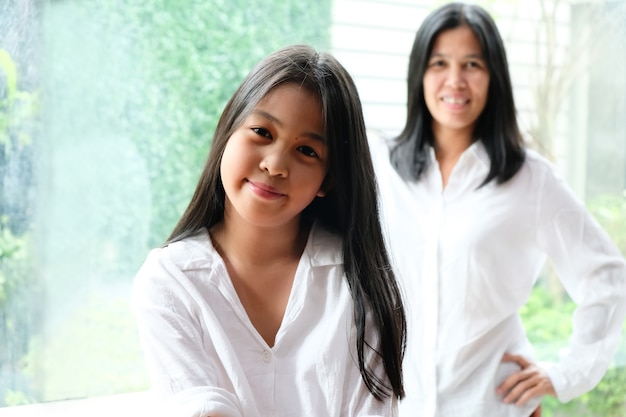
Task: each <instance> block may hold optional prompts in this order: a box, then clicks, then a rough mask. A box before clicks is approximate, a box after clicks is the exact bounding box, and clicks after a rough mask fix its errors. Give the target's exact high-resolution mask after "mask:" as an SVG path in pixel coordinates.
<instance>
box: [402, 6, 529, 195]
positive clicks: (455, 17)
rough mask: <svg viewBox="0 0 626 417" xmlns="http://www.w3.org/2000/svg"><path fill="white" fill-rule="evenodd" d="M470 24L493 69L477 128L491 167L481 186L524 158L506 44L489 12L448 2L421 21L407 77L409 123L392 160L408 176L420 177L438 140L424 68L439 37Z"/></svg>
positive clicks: (503, 176) (504, 176) (502, 177)
mask: <svg viewBox="0 0 626 417" xmlns="http://www.w3.org/2000/svg"><path fill="white" fill-rule="evenodd" d="M460 26H468V27H469V28H470V29H471V30H472V31H473V32H474V34H475V35H476V37H477V38H478V41H479V43H480V46H481V49H482V53H483V56H484V58H485V61H486V63H487V67H488V70H489V91H488V95H487V104H486V105H485V108H484V110H483V111H482V113H481V115H480V116H479V118H478V120H477V122H476V127H475V129H474V138H473V139H474V140H481V141H482V142H483V143H484V145H485V149H486V150H487V154H488V155H489V159H490V161H491V168H490V170H489V173H488V174H487V176H486V178H485V179H484V181H483V185H485V184H487V183H488V182H490V181H491V180H493V179H496V181H497V183H504V182H506V181H508V180H509V179H511V178H512V177H513V176H514V175H515V173H517V171H518V170H519V169H520V168H521V166H522V164H523V163H524V158H525V152H524V146H523V142H524V141H523V138H522V134H521V132H520V129H519V126H518V124H517V116H516V110H515V103H514V100H513V88H512V86H511V77H510V75H509V68H508V63H507V58H506V51H505V48H504V43H503V42H502V38H501V37H500V33H499V31H498V28H497V26H496V24H495V22H494V21H493V19H492V18H491V16H489V14H488V13H487V11H486V10H485V9H483V8H482V7H480V6H477V5H471V4H465V3H449V4H446V5H444V6H442V7H440V8H438V9H436V10H435V11H434V12H432V13H431V14H430V15H428V16H427V17H426V19H425V20H424V21H423V22H422V24H421V26H420V28H419V29H418V31H417V33H416V35H415V40H414V42H413V48H412V50H411V56H410V58H409V71H408V77H407V84H408V95H407V115H406V123H405V125H404V128H403V129H402V131H401V132H400V134H399V135H398V136H397V137H396V138H395V141H394V144H393V147H392V150H391V162H392V164H393V166H394V167H395V169H396V171H398V173H399V174H400V175H401V176H402V177H403V178H404V179H405V180H415V181H416V180H418V179H419V178H420V176H421V174H422V173H423V172H424V170H425V169H426V166H427V165H428V164H429V162H430V161H429V158H430V156H429V155H430V153H429V150H428V148H429V146H432V145H433V144H434V137H433V131H432V116H431V114H430V112H429V111H428V107H426V102H425V100H424V72H425V71H426V67H427V65H428V61H429V59H430V54H431V53H432V48H433V44H434V42H435V40H436V39H437V36H438V35H439V34H440V33H441V32H443V31H445V30H449V29H454V28H457V27H460Z"/></svg>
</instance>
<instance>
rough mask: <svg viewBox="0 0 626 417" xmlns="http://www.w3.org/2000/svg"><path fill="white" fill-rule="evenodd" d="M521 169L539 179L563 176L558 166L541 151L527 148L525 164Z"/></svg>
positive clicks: (525, 173)
mask: <svg viewBox="0 0 626 417" xmlns="http://www.w3.org/2000/svg"><path fill="white" fill-rule="evenodd" d="M521 171H522V172H523V173H524V174H523V175H530V176H532V177H533V178H536V179H537V180H541V181H545V180H546V179H547V178H550V179H557V178H560V177H561V173H560V171H559V168H558V166H557V165H556V164H555V163H554V162H553V161H551V160H550V159H548V157H547V156H545V155H543V154H542V153H540V152H539V151H537V150H535V149H532V148H526V150H525V158H524V164H523V165H522V169H521Z"/></svg>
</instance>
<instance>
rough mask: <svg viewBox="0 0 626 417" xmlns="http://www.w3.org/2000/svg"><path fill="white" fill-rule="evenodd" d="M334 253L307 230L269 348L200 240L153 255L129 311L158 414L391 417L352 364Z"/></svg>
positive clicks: (344, 295)
mask: <svg viewBox="0 0 626 417" xmlns="http://www.w3.org/2000/svg"><path fill="white" fill-rule="evenodd" d="M341 254H342V252H341V242H340V240H339V239H338V238H337V237H335V236H333V235H331V234H329V233H327V232H325V231H323V230H322V229H320V228H314V229H313V230H312V231H311V233H310V236H309V240H308V242H307V245H306V248H305V250H304V253H303V255H302V258H301V259H300V263H299V265H298V268H297V272H296V275H295V278H294V283H293V287H292V291H291V294H290V298H289V301H288V305H287V309H286V311H285V316H284V318H283V322H282V324H281V326H280V329H279V331H278V333H277V335H276V341H275V345H274V346H273V347H271V348H270V347H269V346H268V345H267V343H266V342H265V341H264V340H263V338H262V337H261V336H260V335H259V333H258V332H257V331H256V329H255V328H254V327H253V325H252V324H251V322H250V320H249V318H248V316H247V314H246V312H245V310H244V308H243V306H242V305H241V303H240V301H239V299H238V297H237V293H236V292H235V289H234V287H233V285H232V283H231V281H230V278H229V277H228V274H227V272H226V267H225V265H224V263H223V260H222V258H221V257H220V256H219V254H218V253H217V252H216V251H215V249H214V247H213V246H212V244H211V241H210V238H209V236H208V233H206V231H205V232H204V233H202V234H201V235H199V236H197V237H194V238H189V239H186V240H183V241H180V242H177V243H173V244H170V245H169V246H167V247H165V248H159V249H154V250H153V251H152V252H151V253H150V254H149V255H148V258H147V260H146V261H145V263H144V265H143V266H142V267H141V269H140V270H139V272H138V274H137V276H136V278H135V282H134V286H133V293H132V305H133V309H134V313H135V317H136V319H137V323H138V328H139V334H140V337H141V341H142V346H143V348H144V352H145V356H146V360H147V364H148V370H149V372H150V376H151V379H152V381H153V384H154V388H155V390H156V392H157V393H158V394H159V395H160V396H162V397H163V398H164V399H167V401H166V404H167V407H166V408H164V410H165V412H164V413H163V414H164V415H168V416H170V417H173V416H176V417H178V416H181V417H186V416H189V417H192V416H194V417H204V416H213V417H216V416H219V417H269V416H284V417H302V416H324V417H327V416H328V417H333V416H336V417H347V416H363V417H365V416H391V415H395V414H396V409H397V402H396V401H395V400H389V401H386V402H384V403H381V402H379V401H377V400H376V399H375V398H374V397H373V396H372V395H371V394H370V393H369V391H368V390H367V388H366V387H365V385H364V383H363V381H362V379H361V375H360V373H359V368H358V365H357V364H356V362H355V358H356V353H355V350H356V349H355V342H354V326H353V310H352V306H353V304H352V299H351V297H350V294H349V291H348V286H347V282H346V280H345V277H344V274H343V260H342V255H341ZM368 340H370V341H371V340H374V336H373V335H371V334H368ZM379 369H380V368H379Z"/></svg>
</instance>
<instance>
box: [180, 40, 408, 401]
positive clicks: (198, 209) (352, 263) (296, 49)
mask: <svg viewBox="0 0 626 417" xmlns="http://www.w3.org/2000/svg"><path fill="white" fill-rule="evenodd" d="M284 83H296V84H298V85H300V86H302V87H303V88H305V89H307V90H308V91H310V92H312V93H313V94H315V95H317V96H319V97H320V99H321V102H322V109H323V115H324V122H325V130H326V131H325V136H326V138H327V146H328V155H329V162H328V174H327V177H326V179H325V181H326V182H325V184H327V185H328V188H327V190H326V196H325V197H323V198H316V199H315V200H314V201H313V202H312V203H311V204H310V205H309V206H308V207H307V208H306V209H305V210H304V212H303V214H302V216H303V218H306V219H308V220H313V221H316V222H318V223H320V224H322V225H323V226H325V227H326V228H327V229H330V230H331V231H333V232H335V233H337V234H338V235H340V236H341V237H342V239H343V259H344V269H345V275H346V278H347V281H348V284H349V287H350V291H351V295H352V299H353V304H354V320H355V324H356V329H357V355H358V364H359V369H360V371H361V375H362V377H363V380H364V382H365V384H366V386H367V388H368V389H369V390H370V392H371V393H372V394H373V395H374V396H375V397H376V398H377V399H379V400H382V399H384V398H388V397H390V396H391V395H393V396H395V397H397V398H402V397H403V396H404V387H403V381H402V360H403V355H404V347H405V340H406V318H405V312H404V306H403V304H402V299H401V295H400V290H399V287H398V285H397V282H396V278H395V276H394V273H393V271H392V270H391V268H390V262H389V256H388V253H387V250H386V248H385V244H384V240H383V236H382V229H381V225H380V222H379V211H378V204H377V202H378V200H377V194H378V192H377V184H376V180H375V176H374V170H373V166H372V162H371V159H370V151H369V147H368V142H367V137H366V130H365V123H364V121H363V112H362V108H361V102H360V99H359V95H358V93H357V90H356V87H355V85H354V82H353V80H352V78H351V77H350V75H349V74H348V73H347V71H346V70H345V69H344V68H343V66H342V65H341V64H340V63H339V62H338V61H337V60H336V59H335V58H333V57H332V56H331V55H329V54H326V53H321V52H317V51H316V50H315V49H313V48H311V47H309V46H305V45H294V46H290V47H286V48H283V49H281V50H279V51H277V52H274V53H272V54H270V55H269V56H267V57H266V58H265V59H263V60H262V61H261V62H260V63H259V64H257V66H256V67H255V68H254V69H253V70H252V72H251V73H250V74H249V75H248V76H247V77H246V78H245V80H244V81H243V83H242V84H241V85H240V86H239V88H238V89H237V91H236V92H235V93H234V95H233V97H232V98H231V99H230V101H229V102H228V103H227V105H226V107H225V109H224V111H223V113H222V115H221V117H220V120H219V122H218V125H217V127H216V130H215V133H214V136H213V142H212V145H211V150H210V152H209V156H208V158H207V161H206V164H205V166H204V169H203V171H202V174H201V177H200V180H199V182H198V185H197V187H196V190H195V193H194V195H193V197H192V199H191V202H190V203H189V206H188V207H187V210H186V211H185V213H184V214H183V216H182V218H181V219H180V221H179V222H178V224H177V225H176V227H175V228H174V230H173V232H172V234H171V235H170V237H169V239H168V242H172V241H177V240H180V239H183V238H185V237H188V236H191V235H194V234H196V233H198V232H200V231H201V230H204V228H207V229H210V228H211V227H212V226H213V225H215V224H217V223H219V222H221V221H222V220H223V218H224V200H225V192H224V188H223V186H222V181H221V177H220V164H221V159H222V154H223V153H224V148H225V146H226V143H227V141H228V139H229V138H230V136H231V135H232V133H233V132H234V131H235V129H237V128H238V127H239V126H240V125H241V123H242V122H243V121H244V119H245V118H246V117H247V116H248V115H249V114H250V112H251V111H252V110H253V109H254V107H255V106H256V105H257V103H258V102H259V101H260V100H261V99H262V98H263V97H265V96H266V95H267V93H268V92H270V91H271V90H272V89H274V88H276V87H277V86H279V85H282V84H284ZM366 316H371V317H372V319H373V323H374V325H375V326H376V330H377V332H378V343H377V346H371V342H372V341H368V340H366V337H365V336H366ZM372 353H374V354H375V355H378V356H380V359H382V363H383V365H384V369H385V372H386V378H385V377H384V376H382V377H381V376H380V375H377V373H376V372H375V370H374V369H373V367H372V366H371V365H368V363H370V364H371V363H372V362H371V361H369V360H368V358H369V357H370V355H371V354H372Z"/></svg>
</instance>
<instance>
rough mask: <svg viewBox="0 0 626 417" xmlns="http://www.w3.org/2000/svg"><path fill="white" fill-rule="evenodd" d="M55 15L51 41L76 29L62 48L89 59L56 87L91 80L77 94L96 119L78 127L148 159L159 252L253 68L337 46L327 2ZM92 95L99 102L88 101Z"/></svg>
mask: <svg viewBox="0 0 626 417" xmlns="http://www.w3.org/2000/svg"><path fill="white" fill-rule="evenodd" d="M48 9H49V10H50V12H55V10H59V11H61V10H62V9H65V10H62V13H60V12H55V13H59V14H58V21H57V22H54V26H51V27H50V29H49V30H50V32H51V33H50V34H51V35H52V36H56V37H59V33H58V31H59V30H60V29H62V27H63V26H61V25H64V26H65V27H68V28H72V30H71V33H68V34H67V35H64V36H63V38H62V40H61V38H60V37H59V40H60V41H61V42H62V43H63V45H61V44H60V45H59V48H67V47H68V46H67V45H68V43H69V44H75V46H74V48H78V49H79V50H81V51H84V52H81V57H80V58H81V61H82V62H80V64H81V66H80V67H76V69H72V70H71V71H72V72H74V71H78V68H81V71H83V74H78V73H77V74H76V76H74V75H72V76H71V77H68V75H69V74H68V72H67V68H64V72H63V73H59V77H58V79H57V78H56V77H55V82H62V83H73V84H76V82H77V81H78V82H79V83H80V82H81V81H82V80H81V79H82V78H83V77H84V82H85V83H86V85H84V86H83V88H81V89H76V90H75V91H73V92H72V93H71V94H72V95H73V96H74V97H75V102H76V103H82V104H81V108H80V109H77V110H78V111H79V112H81V113H85V112H90V113H92V114H97V116H98V117H97V119H95V118H94V117H93V116H92V115H91V114H88V115H87V117H86V119H84V118H83V119H82V120H77V124H79V123H85V122H84V121H85V120H89V121H90V122H91V123H90V124H89V125H85V126H84V129H83V132H85V131H89V130H94V129H95V126H94V124H98V125H102V127H100V130H104V129H107V130H109V131H111V130H112V131H114V132H115V134H119V133H121V132H123V134H124V135H125V136H127V137H129V138H130V139H131V140H132V142H133V143H134V144H135V146H136V147H137V149H138V150H139V152H140V154H141V155H142V157H143V158H145V162H146V164H147V167H148V175H149V180H150V192H151V199H152V202H153V205H152V213H151V216H150V219H151V220H150V222H151V223H150V227H149V229H150V237H149V241H148V242H147V247H153V246H156V245H159V244H161V243H162V242H163V241H164V239H165V238H166V237H167V236H168V235H169V232H170V231H171V230H172V228H173V226H174V223H175V222H176V221H177V220H178V218H179V217H180V215H181V214H182V212H183V210H184V208H185V207H186V205H187V203H188V201H189V199H190V197H191V194H192V192H193V189H194V188H195V184H196V182H197V179H198V176H199V173H200V171H201V168H202V165H203V163H204V160H205V157H206V155H207V153H208V149H209V146H210V143H211V139H212V134H213V130H214V128H215V126H216V124H217V119H218V117H219V115H220V113H221V111H222V109H223V107H224V105H225V104H226V101H227V100H228V99H229V98H230V96H231V95H232V93H233V92H234V90H235V88H236V87H237V86H238V84H239V83H240V82H241V80H242V79H243V77H244V76H245V75H246V74H247V73H248V72H249V71H250V70H251V69H252V67H253V65H254V64H256V62H257V61H258V60H259V59H260V58H261V57H263V56H265V55H266V54H268V53H269V52H271V51H273V50H275V49H277V48H279V47H282V46H284V45H287V44H291V43H309V44H313V45H315V46H318V47H320V48H326V47H328V45H329V39H330V31H329V27H330V1H329V0H324V1H319V2H302V1H298V0H272V1H261V0H248V1H243V0H235V1H233V0H229V1H225V0H214V1H197V0H179V1H165V0H160V1H152V2H145V1H140V0H133V1H127V2H123V3H122V2H115V1H109V0H94V1H92V2H88V3H86V2H68V3H66V4H65V5H63V6H61V5H56V4H54V5H52V6H50V7H49V8H48ZM85 22H88V23H85ZM77 27H78V28H79V30H80V32H81V36H82V37H83V38H82V39H80V40H77V39H76V37H75V36H74V34H75V33H76V28H77ZM53 30H54V31H55V33H54V34H52V31H53ZM78 42H80V43H78ZM94 48H95V50H94ZM69 51H70V52H71V50H69ZM55 54H56V56H58V52H57V51H55ZM68 56H70V55H68ZM105 56H106V57H108V58H107V59H104V57H105ZM77 58H78V57H76V58H71V59H77ZM110 63H114V65H113V66H112V65H111V64H110ZM76 64H78V62H76ZM94 79H95V80H98V82H97V84H96V85H94V82H93V80H94ZM68 88H69V89H73V88H74V87H73V86H71V85H69V86H68ZM94 88H96V89H97V90H96V91H95V93H96V95H95V96H92V97H89V96H88V97H85V91H90V90H91V91H92V92H94V91H93V89H94ZM66 92H67V91H66ZM103 103H107V104H106V106H104V105H103ZM68 110H69V109H68ZM85 124H86V123H85Z"/></svg>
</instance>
